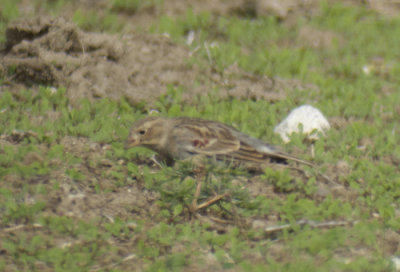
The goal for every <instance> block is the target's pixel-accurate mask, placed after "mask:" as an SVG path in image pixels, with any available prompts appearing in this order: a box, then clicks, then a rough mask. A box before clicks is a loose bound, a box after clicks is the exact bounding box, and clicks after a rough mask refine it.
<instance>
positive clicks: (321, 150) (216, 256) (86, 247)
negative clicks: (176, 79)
mask: <svg viewBox="0 0 400 272" xmlns="http://www.w3.org/2000/svg"><path fill="white" fill-rule="evenodd" d="M13 3H14V2H12V3H11V2H8V1H6V2H4V4H5V5H4V8H3V9H2V13H1V14H2V21H1V25H0V27H1V28H0V31H1V33H4V26H5V25H6V24H7V23H8V22H9V21H10V20H11V19H13V18H17V17H18V16H19V12H18V9H17V7H18V3H16V4H13ZM57 3H58V5H57ZM57 3H53V4H52V5H55V6H57V7H58V8H57V9H56V8H54V7H53V6H51V5H50V4H49V5H50V6H49V7H48V8H49V10H53V11H54V10H61V9H62V8H60V7H59V6H61V7H62V6H63V5H67V4H65V3H64V2H62V1H57ZM162 4H163V3H162V2H159V1H150V2H149V3H148V4H145V5H143V6H141V3H140V2H138V1H114V2H113V4H112V5H111V6H110V7H108V8H107V9H106V10H104V11H103V13H101V14H100V15H99V13H97V12H94V11H87V10H85V9H83V8H82V9H76V10H74V13H73V14H74V16H73V19H74V21H75V22H76V23H78V24H79V25H80V26H82V27H83V28H85V29H89V30H92V31H95V30H96V31H99V30H107V31H110V32H115V31H122V29H124V27H125V26H126V25H125V24H128V22H125V21H124V17H123V16H121V17H120V16H119V15H120V13H125V11H122V10H127V11H128V12H131V13H135V12H140V11H141V9H146V8H147V9H148V8H149V6H154V7H156V8H157V7H158V5H162ZM5 15H7V16H5ZM105 18H107V20H105ZM100 21H101V24H100ZM399 24H400V21H399V19H398V18H394V19H387V18H383V17H382V16H380V15H378V14H376V13H374V12H372V11H371V10H367V9H365V8H363V7H348V6H344V5H341V4H335V5H333V6H332V5H328V4H326V3H325V4H324V3H323V4H321V6H320V8H319V13H317V15H315V16H312V17H310V18H308V19H304V18H298V19H297V22H296V24H293V25H289V24H284V23H282V22H280V21H279V20H278V19H277V18H274V17H272V16H270V17H265V18H251V19H250V18H240V17H234V16H231V17H224V16H216V15H213V14H211V13H209V12H202V13H195V12H193V11H188V12H187V13H186V14H185V15H184V16H181V17H178V18H171V17H168V16H166V15H164V16H160V17H159V19H157V20H156V21H155V22H154V23H153V26H152V28H151V29H150V31H151V32H152V33H165V32H167V33H168V34H169V35H170V36H171V37H172V39H173V40H174V42H176V43H179V44H183V43H184V42H185V41H186V35H187V34H188V32H189V31H191V30H193V31H195V33H196V36H195V37H196V38H195V40H194V42H193V44H191V45H190V48H191V49H194V48H196V47H198V48H199V50H198V51H196V53H195V54H194V55H193V57H192V59H190V60H189V62H195V63H203V64H202V65H205V64H204V62H202V61H203V60H208V59H209V57H211V61H210V62H207V63H209V65H211V66H212V67H213V68H214V69H215V70H216V71H217V72H218V73H223V71H224V70H225V69H227V67H229V66H231V65H233V64H235V63H236V64H237V65H238V66H239V67H240V68H241V69H243V70H244V71H246V72H249V73H255V74H259V75H266V76H277V77H281V78H289V79H298V80H300V81H301V82H307V83H311V84H314V85H316V86H318V88H319V90H320V91H319V92H315V91H312V90H303V91H291V93H290V95H289V96H288V99H287V100H283V101H277V102H275V103H270V102H268V101H262V100H259V101H251V100H248V101H239V100H235V99H226V100H221V99H216V98H215V97H214V96H213V95H210V96H203V97H200V98H199V103H198V104H196V105H186V104H183V103H181V93H182V92H184V91H185V89H184V88H183V87H180V86H168V93H167V95H165V96H164V97H161V98H159V100H158V101H157V102H156V103H155V107H154V108H153V110H155V111H158V112H159V113H158V114H160V115H162V116H171V117H172V116H183V115H185V116H193V117H201V118H205V119H213V120H218V121H221V122H224V123H228V124H232V125H234V126H236V127H237V128H238V129H240V130H242V131H244V132H246V133H249V134H251V135H253V136H255V137H259V138H262V139H264V140H266V141H268V142H271V143H273V144H278V145H282V142H281V141H280V139H278V138H277V137H276V136H275V135H274V134H273V126H274V124H276V123H277V122H279V121H280V120H282V119H283V118H284V117H285V115H286V114H287V112H288V111H289V110H290V109H292V108H294V107H295V106H297V105H301V104H304V103H312V104H313V105H315V106H317V107H318V108H320V109H322V111H323V112H324V113H325V114H326V115H327V116H330V117H337V118H340V119H341V120H344V121H345V125H341V126H339V127H338V128H336V127H335V128H333V129H331V131H329V132H328V133H327V135H326V137H324V138H323V139H320V140H318V141H317V142H316V143H315V158H314V159H313V161H314V162H315V163H316V164H317V165H320V166H321V171H328V172H329V173H335V171H337V172H336V174H338V175H339V176H340V177H339V182H340V183H341V184H343V185H345V186H347V187H346V188H347V189H348V191H349V192H335V191H334V190H331V191H329V192H328V193H327V194H324V193H321V188H320V187H319V184H318V182H317V180H316V174H315V175H311V177H308V178H304V177H300V176H295V175H293V173H292V172H290V171H277V170H273V169H266V171H265V173H264V174H263V175H261V176H259V177H257V178H258V179H254V178H253V177H252V176H250V175H249V174H248V173H245V172H243V171H241V170H240V169H239V170H226V169H225V168H221V167H218V166H209V167H210V168H209V169H208V172H209V173H213V175H210V176H208V177H207V179H205V180H204V181H205V185H204V187H203V190H202V192H201V195H200V200H199V201H200V202H201V201H204V200H205V199H207V198H208V197H210V196H212V195H213V194H216V193H224V192H229V195H230V196H229V198H227V199H225V200H224V201H222V202H220V203H219V205H214V206H212V207H210V208H209V209H208V212H207V213H206V214H205V215H203V216H205V217H207V215H213V216H215V217H218V218H222V219H226V218H235V219H243V220H244V221H246V220H247V223H249V222H250V223H249V224H245V223H243V222H241V221H240V220H237V222H236V224H232V225H229V227H226V228H225V229H224V230H223V231H219V230H216V229H214V227H215V226H214V225H213V224H212V223H211V222H204V221H201V220H198V219H196V218H194V217H193V216H192V215H190V213H189V212H188V210H187V206H188V205H190V203H191V201H192V200H193V194H194V190H195V187H196V179H195V177H194V176H193V171H192V166H191V165H186V164H181V165H179V166H178V167H169V166H166V165H165V166H163V167H162V169H157V170H156V171H155V170H154V169H155V167H151V166H144V165H143V164H144V163H140V160H138V158H137V157H138V156H139V157H140V158H147V157H150V156H151V155H152V152H150V151H148V150H146V149H131V150H125V149H124V147H123V145H124V140H125V139H126V137H127V136H128V133H129V125H130V124H131V123H132V122H133V121H134V120H136V119H138V118H141V117H143V116H145V115H146V114H144V112H146V111H147V110H148V108H147V106H146V105H142V106H137V107H132V106H131V105H129V104H128V103H127V102H126V101H124V100H121V101H111V100H108V99H102V100H98V101H94V102H93V101H88V100H82V101H81V103H80V106H77V107H71V106H69V101H68V99H67V96H66V95H65V90H64V89H63V88H59V89H57V90H56V91H54V89H53V88H49V87H40V88H39V90H38V91H34V90H26V89H21V90H18V92H14V93H12V92H2V93H1V95H0V134H1V135H3V136H4V137H5V138H4V139H6V140H2V141H3V142H1V143H0V146H1V149H0V211H1V213H0V239H1V241H2V242H1V246H0V252H2V255H3V256H4V258H2V259H0V271H35V270H41V269H43V268H47V269H48V270H53V271H88V270H98V271H130V270H132V267H134V268H135V269H137V270H147V271H165V270H172V271H185V270H187V269H194V270H202V269H203V268H204V267H206V268H207V269H208V270H224V269H233V270H238V271H241V270H255V271H265V270H270V271H393V266H392V264H391V263H390V258H391V257H392V256H394V255H399V254H400V251H399V247H398V245H397V248H395V249H392V250H391V252H390V254H389V253H388V250H387V248H386V246H385V245H386V244H387V243H389V242H390V238H388V235H389V234H388V233H390V232H394V233H397V232H398V230H399V229H400V220H399V217H398V212H399V205H400V202H399V196H400V191H399V189H398V188H399V185H400V178H399V169H398V165H397V164H396V162H398V161H399V155H398V154H400V149H399V146H400V145H399V139H398V137H397V135H398V132H399V128H398V127H397V125H396V124H397V123H398V122H399V121H400V120H399V119H400V117H399V116H398V114H397V113H398V111H399V108H398V105H400V92H399V88H398V86H399V83H400V82H399V79H398V71H399V67H398V64H397V63H396V60H397V59H398V57H399V56H398V52H397V51H396V49H395V48H397V45H398V39H399V38H398V37H400V35H399V34H400V33H399V29H400V27H399ZM305 27H307V28H313V29H318V30H321V31H322V32H329V33H333V35H334V39H333V43H332V45H330V46H327V47H322V48H315V47H313V46H310V44H308V43H306V42H303V41H301V40H299V38H298V37H299V32H300V30H301V29H302V28H305ZM1 39H2V40H3V41H4V37H2V38H1ZM371 41H373V42H371ZM212 43H214V44H215V46H214V47H208V48H207V47H205V46H204V44H209V45H210V44H212ZM207 50H208V51H207ZM376 59H379V61H378V62H377V61H376ZM365 65H369V66H370V67H372V68H371V71H372V73H370V74H366V73H365V72H363V67H364V66H365ZM387 89H388V90H389V91H387V92H384V90H387ZM217 91H218V90H217ZM71 139H72V140H71ZM303 139H304V137H303V136H301V135H295V136H294V137H293V139H292V142H291V143H289V144H288V145H287V146H286V148H287V149H288V150H293V149H300V150H301V151H302V153H303V154H305V155H304V156H303V157H304V158H305V159H311V158H310V157H309V156H308V155H306V154H307V148H308V147H307V145H306V144H305V142H304V141H303ZM74 141H75V142H77V145H76V146H75V145H74ZM79 144H80V145H79ZM96 144H98V145H99V147H97V146H96ZM339 161H344V162H345V164H346V165H347V168H348V169H349V171H342V172H341V170H334V169H335V168H334V167H335V165H337V163H338V162H339ZM306 170H307V171H308V172H311V173H313V170H312V169H306ZM238 177H240V178H239V179H238ZM255 184H256V185H258V186H259V187H253V186H255ZM135 188H140V190H139V192H140V193H139V195H140V194H147V193H149V192H153V193H155V194H156V197H154V199H152V198H151V197H149V198H151V199H152V200H151V201H149V202H148V203H147V202H146V205H147V204H148V205H149V206H148V207H146V206H140V203H139V202H138V203H135V204H137V206H135V205H124V204H122V205H120V206H118V212H116V211H113V213H112V215H108V213H111V211H109V210H107V209H106V208H107V205H108V204H107V202H106V203H104V202H101V201H103V200H104V201H105V200H106V199H111V200H112V199H113V197H114V196H115V195H116V194H121V193H122V192H124V191H129V190H134V189H135ZM254 188H255V189H254ZM252 189H253V190H258V191H257V193H254V192H252ZM322 189H324V188H322ZM82 195H84V196H82ZM87 196H89V198H87ZM131 197H132V196H131ZM60 199H61V200H60ZM81 199H84V200H81ZM91 199H99V202H98V203H97V202H96V203H97V204H95V202H91V201H94V200H91ZM67 200H68V201H71V202H67V203H66V204H65V205H66V207H67V208H65V209H64V210H62V213H63V214H61V212H60V210H56V211H55V210H54V209H55V208H54V207H56V206H57V205H61V204H60V203H59V202H60V201H67ZM111 200H110V201H111ZM80 201H88V202H89V204H87V205H86V204H85V205H83V204H79V203H80ZM76 203H77V204H76ZM99 203H100V204H101V205H103V206H104V207H103V206H102V208H101V209H104V211H105V212H103V210H101V209H100V208H99V207H98V206H99V205H100V204H99ZM74 205H78V207H85V206H87V207H89V208H90V209H94V210H96V211H98V212H97V215H96V216H91V217H88V218H86V217H85V216H69V214H70V213H72V214H75V215H76V214H79V213H77V212H76V211H74V207H75V206H74ZM79 205H80V206H79ZM96 205H97V206H96ZM114 208H115V207H114ZM97 209H99V210H97ZM152 209H153V210H152ZM85 212H87V211H85ZM83 215H86V213H83ZM301 219H307V220H314V221H317V222H324V221H337V220H349V221H352V220H356V221H357V222H358V223H357V224H354V225H350V226H345V227H342V226H337V227H333V228H330V229H318V228H315V229H314V228H311V227H310V226H300V225H298V224H296V222H297V221H298V220H301ZM257 220H259V221H262V222H264V221H266V222H267V223H271V224H272V225H279V224H286V223H290V224H292V226H291V227H290V228H288V229H284V230H283V231H281V232H277V233H273V234H272V235H269V234H268V233H266V232H265V231H264V229H263V228H261V229H257V228H253V227H252V223H254V222H255V221H257ZM396 237H397V239H398V235H397V236H396ZM394 243H396V240H394ZM397 243H398V240H397Z"/></svg>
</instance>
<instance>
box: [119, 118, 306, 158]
mask: <svg viewBox="0 0 400 272" xmlns="http://www.w3.org/2000/svg"><path fill="white" fill-rule="evenodd" d="M125 146H126V148H131V147H134V146H143V147H146V148H149V149H151V150H153V151H155V152H157V153H158V154H160V155H161V156H162V157H164V158H165V159H167V160H186V159H191V158H195V157H210V158H215V159H217V160H218V161H228V162H239V163H253V164H257V163H259V164H264V163H268V162H285V161H287V160H292V161H296V162H299V163H302V164H306V165H312V164H311V163H309V162H307V161H304V160H301V159H299V158H296V157H294V156H292V155H289V154H287V153H285V152H282V151H280V150H279V149H277V148H276V147H273V146H271V145H269V144H267V143H265V142H263V141H261V140H259V139H256V138H253V137H251V136H248V135H246V134H244V133H242V132H240V131H238V130H237V129H235V128H233V127H231V126H229V125H225V124H222V123H219V122H216V121H209V120H203V119H197V118H189V117H177V118H165V117H148V118H145V119H141V120H139V121H136V122H135V123H134V124H133V126H132V128H131V132H130V135H129V138H128V140H127V141H126V145H125Z"/></svg>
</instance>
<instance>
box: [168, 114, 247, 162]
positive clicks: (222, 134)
mask: <svg viewBox="0 0 400 272" xmlns="http://www.w3.org/2000/svg"><path fill="white" fill-rule="evenodd" d="M200 121H202V120H199V122H200ZM206 124H208V123H205V124H201V123H200V124H197V123H194V124H193V122H191V123H183V124H181V125H179V126H177V127H176V128H175V129H174V131H175V133H176V134H179V135H181V137H180V138H182V140H181V141H182V142H183V143H184V144H185V146H186V148H187V149H188V151H189V152H192V153H196V154H202V155H225V154H229V153H231V152H234V151H237V150H239V148H240V141H239V140H238V139H237V138H236V137H234V135H233V134H232V133H231V132H230V131H229V129H227V128H225V127H224V126H215V125H214V126H207V125H206Z"/></svg>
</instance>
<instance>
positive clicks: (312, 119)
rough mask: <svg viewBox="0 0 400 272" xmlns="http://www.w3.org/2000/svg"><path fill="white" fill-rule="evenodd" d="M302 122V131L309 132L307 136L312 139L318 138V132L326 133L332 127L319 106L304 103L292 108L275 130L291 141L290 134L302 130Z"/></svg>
mask: <svg viewBox="0 0 400 272" xmlns="http://www.w3.org/2000/svg"><path fill="white" fill-rule="evenodd" d="M300 124H301V125H302V132H303V133H305V134H309V135H308V136H307V137H308V139H310V140H316V139H318V134H317V133H318V132H321V133H324V132H326V131H327V130H329V129H330V127H331V126H330V125H329V122H328V120H326V118H325V116H324V115H323V114H322V113H321V112H320V111H319V110H318V109H317V108H314V107H313V106H310V105H303V106H300V107H298V108H295V109H294V110H292V111H291V112H290V114H289V115H288V117H286V119H285V120H283V121H282V122H281V123H280V124H278V125H277V126H276V127H275V129H274V132H275V133H277V134H279V135H280V136H281V138H282V139H283V141H284V142H289V141H290V138H289V136H290V134H292V133H293V132H296V133H298V132H300V128H299V125H300Z"/></svg>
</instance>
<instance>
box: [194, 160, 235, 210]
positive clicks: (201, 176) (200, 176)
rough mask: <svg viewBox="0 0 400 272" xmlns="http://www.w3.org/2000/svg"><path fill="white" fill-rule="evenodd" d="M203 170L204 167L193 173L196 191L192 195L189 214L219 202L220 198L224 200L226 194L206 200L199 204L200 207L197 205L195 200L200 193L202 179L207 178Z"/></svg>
mask: <svg viewBox="0 0 400 272" xmlns="http://www.w3.org/2000/svg"><path fill="white" fill-rule="evenodd" d="M204 172H205V169H204V167H199V168H198V169H196V171H195V173H196V180H197V186H196V191H195V193H194V196H193V201H192V205H191V206H190V211H191V212H196V211H198V210H200V209H203V208H206V207H208V206H210V205H212V204H214V203H215V202H217V201H219V200H221V199H222V198H224V197H225V196H227V195H228V194H227V193H225V194H222V195H216V196H214V197H212V198H210V199H208V200H206V201H205V202H203V203H201V204H200V205H198V204H197V200H198V199H199V196H200V193H201V188H202V185H203V179H204V178H205V179H207V178H208V174H205V173H204Z"/></svg>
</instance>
